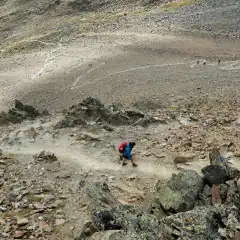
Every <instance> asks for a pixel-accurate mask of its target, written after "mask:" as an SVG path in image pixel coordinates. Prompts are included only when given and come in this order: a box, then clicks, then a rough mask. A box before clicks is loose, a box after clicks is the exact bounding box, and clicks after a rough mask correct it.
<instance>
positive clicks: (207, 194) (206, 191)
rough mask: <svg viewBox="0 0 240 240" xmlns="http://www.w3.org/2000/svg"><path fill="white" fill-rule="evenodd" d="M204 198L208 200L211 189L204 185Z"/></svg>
mask: <svg viewBox="0 0 240 240" xmlns="http://www.w3.org/2000/svg"><path fill="white" fill-rule="evenodd" d="M203 195H204V197H206V198H208V197H210V196H211V188H210V187H209V186H208V185H205V186H204V188H203Z"/></svg>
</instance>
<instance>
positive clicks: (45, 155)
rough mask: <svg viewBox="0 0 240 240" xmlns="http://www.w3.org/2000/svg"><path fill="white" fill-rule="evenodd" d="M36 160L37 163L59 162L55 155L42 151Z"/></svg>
mask: <svg viewBox="0 0 240 240" xmlns="http://www.w3.org/2000/svg"><path fill="white" fill-rule="evenodd" d="M34 158H35V159H36V160H37V161H46V162H56V161H58V159H57V157H56V156H55V155H54V153H51V152H46V151H42V152H40V153H39V154H36V155H35V156H34Z"/></svg>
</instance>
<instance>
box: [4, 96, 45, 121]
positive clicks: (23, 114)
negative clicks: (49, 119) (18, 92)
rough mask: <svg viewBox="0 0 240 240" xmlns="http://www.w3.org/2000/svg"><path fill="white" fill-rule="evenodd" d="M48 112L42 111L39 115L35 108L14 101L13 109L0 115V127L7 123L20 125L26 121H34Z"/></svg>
mask: <svg viewBox="0 0 240 240" xmlns="http://www.w3.org/2000/svg"><path fill="white" fill-rule="evenodd" d="M47 114H48V112H47V111H46V110H44V111H43V112H42V113H40V112H39V111H38V110H37V109H36V108H34V107H32V106H30V105H25V104H23V103H22V102H20V101H19V100H15V106H14V108H11V109H9V111H8V113H6V112H1V113H0V125H3V124H8V123H20V122H22V121H24V120H26V119H30V120H33V119H36V118H37V117H39V116H45V115H47Z"/></svg>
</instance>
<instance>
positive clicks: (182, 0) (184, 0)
mask: <svg viewBox="0 0 240 240" xmlns="http://www.w3.org/2000/svg"><path fill="white" fill-rule="evenodd" d="M196 2H199V0H179V1H174V2H169V3H166V4H163V5H162V6H161V7H162V8H163V9H165V10H176V9H178V8H181V7H186V6H188V5H190V4H193V3H196Z"/></svg>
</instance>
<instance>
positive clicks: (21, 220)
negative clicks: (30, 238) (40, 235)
mask: <svg viewBox="0 0 240 240" xmlns="http://www.w3.org/2000/svg"><path fill="white" fill-rule="evenodd" d="M28 223H29V221H28V219H27V218H19V219H18V220H17V225H18V226H24V225H27V224H28Z"/></svg>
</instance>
